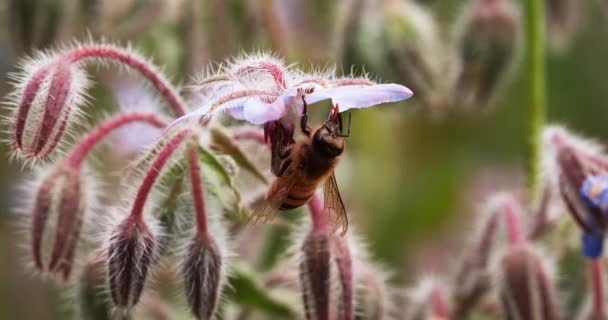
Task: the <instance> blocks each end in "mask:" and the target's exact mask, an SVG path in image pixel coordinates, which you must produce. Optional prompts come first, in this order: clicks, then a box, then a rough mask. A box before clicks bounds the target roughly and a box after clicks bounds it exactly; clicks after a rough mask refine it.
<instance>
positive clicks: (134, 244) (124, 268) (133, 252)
mask: <svg viewBox="0 0 608 320" xmlns="http://www.w3.org/2000/svg"><path fill="white" fill-rule="evenodd" d="M156 249H157V248H156V238H155V236H154V234H153V233H152V231H151V229H150V228H148V226H147V224H145V223H143V221H138V220H136V219H135V218H132V217H129V218H127V219H125V220H124V221H123V222H122V223H121V224H120V225H118V227H117V228H115V230H114V232H113V234H112V236H111V237H110V239H109V243H108V257H107V264H108V266H107V267H108V281H109V286H110V293H111V297H112V302H113V303H114V305H115V306H117V307H119V308H122V309H130V308H131V307H133V306H134V305H135V304H137V302H138V301H139V298H140V296H141V293H142V291H143V288H144V284H145V282H146V278H147V275H148V269H149V268H150V265H151V264H152V262H153V261H154V260H155V254H156Z"/></svg>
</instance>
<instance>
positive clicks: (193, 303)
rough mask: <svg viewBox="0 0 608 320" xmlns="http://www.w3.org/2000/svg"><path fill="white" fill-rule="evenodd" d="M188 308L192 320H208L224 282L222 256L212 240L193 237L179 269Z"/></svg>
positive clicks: (213, 310)
mask: <svg viewBox="0 0 608 320" xmlns="http://www.w3.org/2000/svg"><path fill="white" fill-rule="evenodd" d="M182 272H183V274H184V287H185V290H186V296H187V298H188V305H189V306H190V310H191V311H192V314H194V316H195V317H196V319H212V318H213V315H214V313H215V309H216V307H217V303H218V300H219V297H220V293H221V290H222V285H223V278H224V273H225V272H224V263H223V258H222V254H221V252H220V250H219V248H218V246H217V245H216V244H215V242H214V241H213V239H211V238H209V237H207V238H203V237H200V236H198V235H197V236H196V237H195V239H194V240H193V241H192V243H191V244H190V245H189V247H188V250H187V252H186V256H185V258H184V265H183V267H182Z"/></svg>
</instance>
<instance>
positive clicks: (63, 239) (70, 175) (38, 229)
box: [30, 166, 87, 281]
mask: <svg viewBox="0 0 608 320" xmlns="http://www.w3.org/2000/svg"><path fill="white" fill-rule="evenodd" d="M86 191H87V190H85V189H84V186H83V177H82V175H81V172H80V171H79V170H75V169H73V168H69V167H65V166H58V167H55V168H53V169H52V170H51V171H50V172H49V173H48V174H47V175H46V176H45V177H44V178H43V179H42V181H41V182H40V183H39V184H38V186H37V189H36V194H35V195H34V199H33V203H32V205H31V230H30V232H31V253H32V257H33V260H34V266H35V267H36V269H37V270H39V271H41V272H50V273H56V274H58V275H60V276H61V279H62V280H63V281H67V280H68V279H69V277H70V274H71V271H72V266H73V262H74V257H75V255H76V251H77V247H78V240H79V239H80V230H81V227H82V225H83V219H84V211H85V205H86V200H85V193H86ZM50 219H54V220H55V219H56V221H54V220H53V221H51V222H49V220H50ZM51 243H52V245H50V244H51Z"/></svg>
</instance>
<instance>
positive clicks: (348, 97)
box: [170, 54, 413, 145]
mask: <svg viewBox="0 0 608 320" xmlns="http://www.w3.org/2000/svg"><path fill="white" fill-rule="evenodd" d="M196 92H197V94H198V95H200V96H201V97H202V101H203V103H202V105H201V106H200V107H199V108H197V109H196V110H194V111H192V112H190V113H188V114H186V115H185V116H183V117H181V118H179V119H177V120H176V121H174V122H173V123H172V124H171V126H170V127H172V126H175V125H176V124H178V123H180V122H182V121H184V120H186V119H189V118H193V117H203V116H205V117H210V116H212V115H215V114H217V113H219V112H227V113H228V114H230V115H231V116H232V117H233V118H235V119H238V120H246V121H248V122H250V123H252V124H255V125H262V124H263V125H264V131H265V136H266V139H267V140H268V138H270V140H271V143H272V144H273V145H276V144H277V143H280V144H282V145H288V144H291V143H292V142H293V135H294V128H295V126H294V122H295V121H296V120H297V119H299V118H300V117H301V116H302V115H303V114H304V113H306V106H307V105H311V104H314V103H316V102H319V101H323V100H331V102H332V104H334V105H339V106H340V112H344V111H347V110H350V109H360V108H368V107H372V106H375V105H378V104H382V103H389V102H396V101H401V100H405V99H408V98H410V97H411V96H412V95H413V93H412V91H411V90H410V89H408V88H406V87H404V86H402V85H398V84H393V83H390V84H376V83H375V82H373V81H371V80H369V79H368V78H366V77H335V76H334V71H333V70H331V71H330V72H314V73H306V72H304V71H302V70H300V69H297V68H295V67H293V66H286V65H285V64H284V63H283V61H281V60H279V59H277V58H275V57H272V56H270V55H268V54H259V55H254V56H245V57H241V58H237V59H235V60H232V61H229V62H227V63H226V64H225V65H223V66H222V67H220V68H219V70H218V71H217V72H216V73H214V74H212V75H209V76H206V77H204V78H203V79H202V80H201V81H200V82H199V86H198V87H197V89H196Z"/></svg>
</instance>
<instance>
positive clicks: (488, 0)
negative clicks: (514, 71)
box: [453, 0, 521, 109]
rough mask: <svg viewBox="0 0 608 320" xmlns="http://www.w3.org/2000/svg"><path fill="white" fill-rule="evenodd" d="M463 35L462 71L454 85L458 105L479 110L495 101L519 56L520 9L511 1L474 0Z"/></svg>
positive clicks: (464, 25)
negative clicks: (493, 99)
mask: <svg viewBox="0 0 608 320" xmlns="http://www.w3.org/2000/svg"><path fill="white" fill-rule="evenodd" d="M470 9H471V12H470V13H468V14H467V15H465V17H464V18H463V21H464V22H463V28H462V31H461V34H460V35H459V38H460V39H459V46H460V48H459V51H460V52H459V53H460V60H461V64H462V66H461V70H460V72H459V74H458V76H457V80H456V82H455V86H454V92H453V93H454V95H455V98H456V102H455V103H456V105H457V106H460V107H464V108H469V109H475V108H479V107H484V106H486V105H487V104H488V103H490V102H491V100H492V98H493V97H494V96H495V95H496V93H497V91H498V90H499V89H500V86H501V85H502V84H503V82H504V79H505V77H506V76H508V75H509V71H510V69H511V67H512V65H513V64H514V62H515V59H516V58H517V56H518V49H520V47H521V46H520V45H519V39H520V37H521V27H520V25H521V19H520V15H519V12H518V10H517V8H516V7H515V6H513V5H512V4H511V2H510V1H506V0H476V1H472V4H471V8H470Z"/></svg>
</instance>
